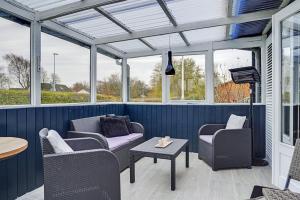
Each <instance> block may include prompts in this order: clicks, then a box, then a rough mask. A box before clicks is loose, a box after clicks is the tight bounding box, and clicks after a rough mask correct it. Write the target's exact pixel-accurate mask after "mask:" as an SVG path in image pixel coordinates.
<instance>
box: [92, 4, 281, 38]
mask: <svg viewBox="0 0 300 200" xmlns="http://www.w3.org/2000/svg"><path fill="white" fill-rule="evenodd" d="M277 11H278V10H277V9H272V10H266V11H259V12H253V13H248V14H242V15H239V16H232V17H226V18H218V19H210V20H205V21H198V22H192V23H187V24H182V25H178V26H177V27H174V26H167V27H161V28H154V29H151V30H144V31H137V32H134V33H132V34H120V35H116V36H109V37H103V38H97V39H95V44H106V43H112V42H119V41H126V40H133V39H139V38H145V37H152V36H158V35H166V34H171V33H179V32H184V31H191V30H197V29H203V28H210V27H216V26H223V25H228V24H240V23H245V22H251V21H259V20H264V19H270V18H272V15H273V14H275V13H276V12H277Z"/></svg>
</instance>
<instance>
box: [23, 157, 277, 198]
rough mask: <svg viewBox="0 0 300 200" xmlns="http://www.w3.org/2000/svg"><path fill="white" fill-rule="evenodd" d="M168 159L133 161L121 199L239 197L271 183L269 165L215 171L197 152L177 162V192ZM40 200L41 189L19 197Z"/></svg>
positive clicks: (123, 175)
mask: <svg viewBox="0 0 300 200" xmlns="http://www.w3.org/2000/svg"><path fill="white" fill-rule="evenodd" d="M170 165H171V164H170V161H168V160H158V163H157V164H154V163H153V159H151V158H143V159H141V160H140V161H139V162H138V163H137V164H136V182H135V183H134V184H130V183H129V170H128V169H127V170H125V171H124V172H122V173H121V190H122V191H121V193H122V200H141V197H142V199H143V200H242V199H247V198H249V197H250V194H251V191H252V188H253V186H254V185H265V186H271V168H270V167H253V168H252V169H238V170H221V171H217V172H214V171H212V170H211V168H210V167H209V166H207V165H206V164H205V163H204V162H202V161H201V160H198V157H197V154H195V153H191V154H190V168H188V169H186V168H185V156H184V154H181V155H179V157H178V158H177V161H176V170H177V171H176V191H171V189H170ZM40 199H43V188H39V189H37V190H35V191H33V192H31V193H28V194H26V195H24V196H23V197H21V198H18V200H40Z"/></svg>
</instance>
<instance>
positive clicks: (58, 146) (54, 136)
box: [47, 130, 74, 153]
mask: <svg viewBox="0 0 300 200" xmlns="http://www.w3.org/2000/svg"><path fill="white" fill-rule="evenodd" d="M47 139H48V141H49V143H50V144H51V146H52V148H53V150H54V152H55V153H69V152H74V151H73V149H72V148H71V147H70V146H69V145H68V144H67V143H66V142H65V141H64V140H63V139H62V137H61V136H60V135H59V134H58V133H57V132H56V131H54V130H50V131H49V132H48V135H47Z"/></svg>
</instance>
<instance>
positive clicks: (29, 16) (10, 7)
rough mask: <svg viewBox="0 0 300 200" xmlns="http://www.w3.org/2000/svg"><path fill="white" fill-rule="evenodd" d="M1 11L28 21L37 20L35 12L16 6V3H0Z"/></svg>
mask: <svg viewBox="0 0 300 200" xmlns="http://www.w3.org/2000/svg"><path fill="white" fill-rule="evenodd" d="M0 10H2V11H4V12H7V13H9V14H11V15H14V16H17V17H19V18H21V19H24V20H28V21H34V18H35V16H34V15H35V13H34V12H31V11H29V10H26V9H24V8H22V7H21V6H20V5H16V4H15V2H7V1H3V0H2V1H0Z"/></svg>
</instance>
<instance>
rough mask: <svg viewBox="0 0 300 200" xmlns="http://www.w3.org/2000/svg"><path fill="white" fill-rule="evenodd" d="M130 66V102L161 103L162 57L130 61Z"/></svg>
mask: <svg viewBox="0 0 300 200" xmlns="http://www.w3.org/2000/svg"><path fill="white" fill-rule="evenodd" d="M128 65H129V66H130V84H129V87H130V90H129V91H130V92H129V93H130V95H129V97H130V98H129V100H130V101H133V102H161V94H162V79H161V69H162V59H161V56H149V57H141V58H133V59H128Z"/></svg>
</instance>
